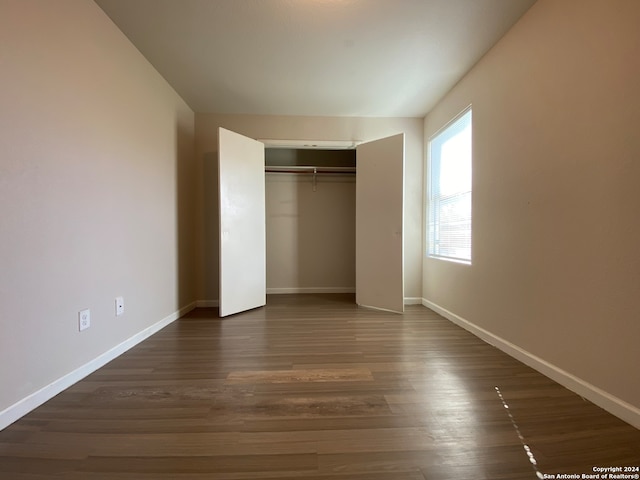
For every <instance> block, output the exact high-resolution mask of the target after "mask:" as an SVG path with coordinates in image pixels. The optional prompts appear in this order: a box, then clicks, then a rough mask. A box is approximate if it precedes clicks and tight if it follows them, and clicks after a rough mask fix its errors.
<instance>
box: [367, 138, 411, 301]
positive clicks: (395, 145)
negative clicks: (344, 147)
mask: <svg viewBox="0 0 640 480" xmlns="http://www.w3.org/2000/svg"><path fill="white" fill-rule="evenodd" d="M356 159H357V169H356V303H357V304H358V305H362V306H365V307H371V308H377V309H380V310H390V311H393V312H399V313H401V312H403V311H404V273H403V263H404V258H403V246H402V243H403V241H402V228H403V221H402V219H403V202H404V134H398V135H394V136H392V137H387V138H383V139H380V140H375V141H373V142H368V143H364V144H361V145H359V146H358V147H357V151H356Z"/></svg>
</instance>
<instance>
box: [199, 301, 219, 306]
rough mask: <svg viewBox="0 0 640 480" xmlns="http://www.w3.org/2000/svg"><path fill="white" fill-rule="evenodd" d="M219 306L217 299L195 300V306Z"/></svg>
mask: <svg viewBox="0 0 640 480" xmlns="http://www.w3.org/2000/svg"><path fill="white" fill-rule="evenodd" d="M219 306H220V301H219V300H198V301H197V302H196V308H214V307H219Z"/></svg>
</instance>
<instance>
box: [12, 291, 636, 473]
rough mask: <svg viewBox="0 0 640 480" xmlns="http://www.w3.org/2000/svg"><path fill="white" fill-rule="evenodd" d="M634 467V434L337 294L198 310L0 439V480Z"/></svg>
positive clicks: (495, 361) (437, 328)
mask: <svg viewBox="0 0 640 480" xmlns="http://www.w3.org/2000/svg"><path fill="white" fill-rule="evenodd" d="M507 407H508V408H507ZM637 465H640V431H639V430H637V429H635V428H633V427H632V426H630V425H628V424H626V423H624V422H622V421H621V420H618V419H617V418H615V417H613V416H612V415H610V414H608V413H606V412H605V411H603V410H602V409H600V408H598V407H596V406H594V405H593V404H591V403H590V402H588V401H585V400H583V399H582V398H580V397H579V396H577V395H575V394H573V393H571V392H570V391H568V390H566V389H565V388H563V387H561V386H559V385H558V384H556V383H555V382H553V381H551V380H549V379H548V378H546V377H544V376H542V375H541V374H539V373H537V372H535V371H534V370H532V369H530V368H528V367H526V366H524V365H523V364H521V363H519V362H517V361H516V360H513V359H512V358H510V357H509V356H507V355H506V354H503V353H501V352H500V351H499V350H497V349H495V348H493V347H491V346H489V345H487V344H485V343H483V342H482V341H480V340H479V339H477V338H476V337H474V336H473V335H471V334H470V333H468V332H466V331H464V330H462V329H460V328H459V327H457V326H455V325H453V324H452V323H450V322H449V321H447V320H445V319H443V318H442V317H440V316H439V315H437V314H436V313H433V312H431V311H430V310H428V309H426V308H424V307H421V306H411V307H408V308H407V310H406V313H405V315H403V316H400V315H395V314H390V313H384V312H379V311H372V310H368V309H363V308H358V307H357V306H355V305H354V303H353V297H352V296H349V295H283V296H272V297H269V301H268V305H267V307H265V308H261V309H257V310H253V311H250V312H247V313H244V314H240V315H235V316H232V317H228V318H225V319H219V318H217V311H216V310H215V309H198V310H195V311H193V312H191V313H190V314H189V315H187V316H186V317H184V318H182V319H180V320H178V321H176V322H174V323H173V324H171V325H169V326H168V327H166V328H165V329H164V330H162V331H161V332H159V333H157V334H156V335H154V336H153V337H151V338H149V339H147V340H146V341H144V342H143V343H141V344H140V345H138V346H136V347H134V348H133V349H131V350H130V351H129V352H127V353H125V354H124V355H122V356H121V357H119V358H117V359H116V360H114V361H113V362H111V363H109V364H108V365H106V366H105V367H103V368H101V369H100V370H99V371H97V372H95V373H94V374H92V375H90V376H88V377H87V378H86V379H84V380H82V381H81V382H79V383H77V384H76V385H74V386H73V387H71V388H69V389H68V390H66V391H65V392H63V393H61V394H60V395H58V396H57V397H55V398H54V399H52V400H50V401H49V402H47V403H46V404H44V405H43V406H41V407H40V408H38V409H36V410H35V411H33V412H32V413H30V414H29V415H27V416H25V417H24V418H22V419H21V420H19V421H18V422H16V423H15V424H13V425H11V426H10V427H8V428H6V429H5V430H4V431H2V432H0V478H2V479H8V480H14V479H16V480H17V479H51V478H64V479H74V480H76V479H77V480H80V479H83V480H84V479H105V480H107V479H108V480H113V479H116V480H117V479H136V480H149V479H183V480H187V479H188V480H195V479H229V480H231V479H233V480H241V479H265V478H269V479H293V478H300V479H307V480H311V479H313V480H321V479H322V480H347V479H353V480H356V479H357V480H424V479H434V480H448V479H451V480H454V479H455V480H464V479H474V480H475V479H508V480H517V479H528V480H531V479H536V478H542V477H543V474H547V475H550V474H553V475H557V474H558V473H569V474H578V475H582V474H593V467H597V466H599V467H616V466H620V467H623V466H637ZM548 478H551V477H548Z"/></svg>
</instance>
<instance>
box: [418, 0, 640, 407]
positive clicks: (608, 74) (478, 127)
mask: <svg viewBox="0 0 640 480" xmlns="http://www.w3.org/2000/svg"><path fill="white" fill-rule="evenodd" d="M638 25H640V2H638V1H636V0H627V1H624V0H615V1H606V2H604V1H602V0H584V1H583V0H580V1H562V2H558V1H555V0H538V2H537V3H536V4H535V5H534V6H533V7H532V8H531V10H530V11H529V12H528V13H527V14H525V16H524V17H523V18H522V19H521V20H520V22H519V23H518V24H516V26H515V27H514V28H513V29H512V30H511V31H510V32H509V33H508V34H507V35H506V36H505V37H504V38H503V39H502V40H501V41H500V42H499V43H498V44H497V46H495V47H494V48H493V49H492V50H491V51H490V52H489V53H488V54H487V55H486V56H485V57H484V58H483V59H482V60H481V61H480V62H479V63H478V64H477V65H476V66H475V68H474V69H473V70H472V71H471V72H470V73H469V74H468V75H467V76H466V77H465V78H464V79H463V80H462V81H461V82H460V83H459V84H458V85H457V86H456V87H455V88H454V89H453V90H452V91H451V92H450V93H449V94H448V95H447V96H446V97H445V98H444V99H443V100H442V101H441V102H440V103H439V104H438V105H437V106H436V107H435V108H434V109H433V110H432V112H431V113H430V114H429V116H428V117H427V119H426V122H425V138H429V136H431V135H432V134H433V133H434V132H435V131H436V130H437V129H439V128H440V127H441V126H442V125H443V124H444V123H445V122H447V121H448V120H449V119H450V118H452V117H453V116H454V115H456V114H457V113H458V112H460V111H461V110H462V109H463V108H464V107H466V106H467V105H469V104H473V122H474V125H473V135H474V151H473V154H474V159H473V169H474V171H473V189H474V190H473V265H472V266H465V265H458V264H453V263H447V262H443V261H438V260H432V259H428V258H427V259H425V260H424V277H423V292H424V298H425V299H426V300H427V301H430V302H433V303H434V304H436V305H438V306H440V307H442V308H444V309H447V310H449V311H450V312H452V313H453V314H455V315H458V316H459V317H462V318H463V319H465V320H467V321H469V322H471V323H473V324H475V325H476V326H478V327H480V328H483V329H485V330H487V331H489V332H490V333H491V334H492V335H495V336H497V337H501V338H502V339H504V340H506V341H507V342H511V343H512V344H514V345H515V346H516V347H518V348H520V349H522V350H524V351H526V352H529V353H530V354H532V355H535V356H537V357H539V358H540V359H542V360H543V361H546V362H549V363H550V364H552V365H553V366H555V367H557V368H559V369H561V370H564V371H565V372H566V373H568V374H569V375H573V376H575V377H577V379H578V380H579V381H582V382H586V383H587V384H591V386H593V387H595V388H596V389H598V388H599V389H602V390H603V391H604V392H605V393H606V394H609V395H613V396H614V397H617V398H618V399H619V400H622V401H623V402H628V404H631V405H632V406H635V408H636V409H637V408H640V382H638V365H640V349H639V348H638V339H640V321H639V319H640V295H639V293H640V273H639V272H640V253H639V245H640V221H639V220H638V218H639V217H638V214H639V212H640V188H639V187H638V182H639V181H640V134H639V127H640V108H639V106H640V88H638V85H639V83H638V79H640V61H639V57H638V55H639V54H640V30H639V29H638ZM605 396H606V395H605Z"/></svg>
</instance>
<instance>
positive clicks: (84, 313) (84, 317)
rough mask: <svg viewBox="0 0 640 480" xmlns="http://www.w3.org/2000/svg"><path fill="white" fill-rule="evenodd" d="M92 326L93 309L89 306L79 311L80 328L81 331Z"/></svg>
mask: <svg viewBox="0 0 640 480" xmlns="http://www.w3.org/2000/svg"><path fill="white" fill-rule="evenodd" d="M90 326H91V311H90V310H89V309H88V308H87V309H86V310H81V311H79V312H78V328H79V329H80V331H83V330H86V329H87V328H89V327H90Z"/></svg>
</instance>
